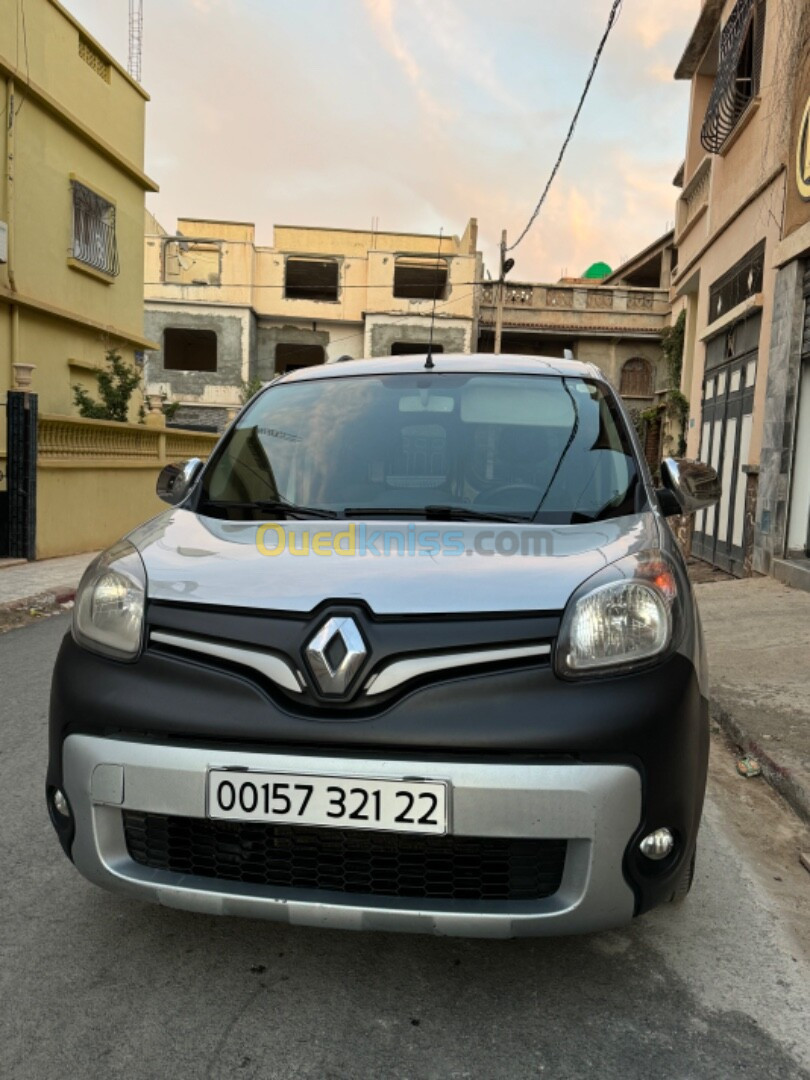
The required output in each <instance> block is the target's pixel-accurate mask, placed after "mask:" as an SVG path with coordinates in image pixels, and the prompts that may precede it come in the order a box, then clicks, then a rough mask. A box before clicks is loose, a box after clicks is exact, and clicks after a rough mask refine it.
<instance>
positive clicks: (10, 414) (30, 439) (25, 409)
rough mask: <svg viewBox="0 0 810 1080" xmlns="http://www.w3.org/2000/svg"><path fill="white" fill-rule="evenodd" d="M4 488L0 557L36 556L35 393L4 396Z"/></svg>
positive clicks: (0, 502) (0, 508) (0, 494)
mask: <svg viewBox="0 0 810 1080" xmlns="http://www.w3.org/2000/svg"><path fill="white" fill-rule="evenodd" d="M6 452H7V455H8V456H7V460H6V469H7V473H8V475H7V478H6V490H5V491H4V492H0V556H5V557H10V558H17V559H35V558H36V547H37V395H36V394H28V393H25V392H23V391H20V390H10V391H9V392H8V395H7V397H6Z"/></svg>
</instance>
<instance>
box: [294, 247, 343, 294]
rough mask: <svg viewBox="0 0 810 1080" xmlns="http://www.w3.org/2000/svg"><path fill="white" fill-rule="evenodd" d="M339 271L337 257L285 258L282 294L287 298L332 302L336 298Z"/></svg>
mask: <svg viewBox="0 0 810 1080" xmlns="http://www.w3.org/2000/svg"><path fill="white" fill-rule="evenodd" d="M339 271H340V268H339V266H338V261H337V259H299V258H294V259H293V258H291V259H287V265H286V266H285V279H284V295H285V296H286V297H287V299H288V300H321V301H327V302H332V303H334V302H335V301H336V300H337V298H338V284H339V277H340V272H339Z"/></svg>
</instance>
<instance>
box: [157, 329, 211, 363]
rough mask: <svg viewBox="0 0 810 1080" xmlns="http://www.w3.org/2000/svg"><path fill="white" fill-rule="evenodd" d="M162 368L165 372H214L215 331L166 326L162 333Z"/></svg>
mask: <svg viewBox="0 0 810 1080" xmlns="http://www.w3.org/2000/svg"><path fill="white" fill-rule="evenodd" d="M163 367H164V368H165V370H166V371H216V370H217V335H216V331H215V330H189V329H187V328H186V327H181V326H167V327H166V329H165V330H164V331H163Z"/></svg>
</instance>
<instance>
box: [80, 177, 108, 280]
mask: <svg viewBox="0 0 810 1080" xmlns="http://www.w3.org/2000/svg"><path fill="white" fill-rule="evenodd" d="M71 186H72V188H73V258H74V259H77V260H78V261H79V262H82V263H86V264H87V266H92V267H93V268H94V269H95V270H100V271H101V272H102V273H103V274H109V275H110V277H117V276H118V271H119V265H118V245H117V243H116V239H115V207H114V206H113V204H112V203H111V202H108V201H107V200H106V199H104V198H102V197H101V195H97V194H96V192H95V191H91V190H90V188H87V187H85V186H84V184H80V183H79V182H78V181H77V180H71Z"/></svg>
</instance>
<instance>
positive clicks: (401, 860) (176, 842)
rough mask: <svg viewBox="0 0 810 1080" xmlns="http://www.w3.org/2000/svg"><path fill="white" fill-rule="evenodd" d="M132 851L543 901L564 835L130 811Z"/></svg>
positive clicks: (276, 881)
mask: <svg viewBox="0 0 810 1080" xmlns="http://www.w3.org/2000/svg"><path fill="white" fill-rule="evenodd" d="M124 830H125V833H126V841H127V848H128V850H129V854H130V856H131V857H132V858H133V859H134V860H135V862H137V863H141V864H142V865H144V866H151V867H154V868H156V869H159V870H168V871H170V872H172V873H176V874H195V875H200V876H202V877H208V878H216V879H218V880H221V881H238V882H244V883H245V884H250V885H265V886H277V887H281V888H285V889H322V890H324V891H328V892H341V893H359V894H369V895H373V896H398V897H415V898H421V899H426V900H427V899H429V900H539V899H542V898H543V897H547V896H551V895H552V894H553V893H555V892H556V891H557V889H558V888H559V887H560V881H561V880H562V873H563V865H564V863H565V852H566V841H565V840H537V839H526V840H524V839H500V838H490V837H469V836H413V835H408V834H404V833H382V832H372V831H370V830H369V831H362V830H356V829H355V830H353V829H321V828H308V827H307V828H305V827H301V826H292V825H268V824H258V823H255V824H254V823H249V824H244V823H241V822H232V821H208V820H206V819H204V818H187V817H167V816H165V815H163V814H146V813H141V812H138V811H134V810H125V811H124Z"/></svg>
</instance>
